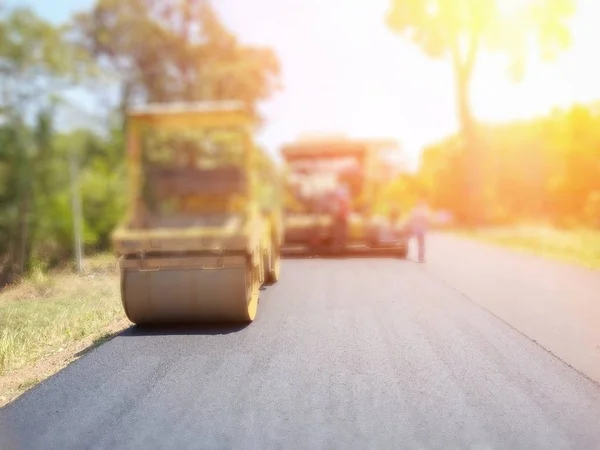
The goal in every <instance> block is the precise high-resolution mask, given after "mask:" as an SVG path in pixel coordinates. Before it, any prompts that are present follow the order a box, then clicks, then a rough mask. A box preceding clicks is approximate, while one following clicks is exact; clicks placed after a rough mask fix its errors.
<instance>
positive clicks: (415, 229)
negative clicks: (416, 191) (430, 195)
mask: <svg viewBox="0 0 600 450" xmlns="http://www.w3.org/2000/svg"><path fill="white" fill-rule="evenodd" d="M429 221H430V212H429V208H428V207H427V203H425V200H421V201H419V203H417V206H416V207H415V208H414V209H413V210H412V212H411V214H410V219H409V227H410V233H411V236H413V237H414V238H416V240H417V247H418V254H419V262H420V263H424V262H425V233H426V231H427V228H428V227H429Z"/></svg>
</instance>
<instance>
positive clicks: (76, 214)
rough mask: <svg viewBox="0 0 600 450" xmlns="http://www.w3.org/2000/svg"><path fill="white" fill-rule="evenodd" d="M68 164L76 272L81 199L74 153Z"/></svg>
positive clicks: (79, 266) (79, 246)
mask: <svg viewBox="0 0 600 450" xmlns="http://www.w3.org/2000/svg"><path fill="white" fill-rule="evenodd" d="M69 163H70V164H69V165H70V169H71V206H72V210H73V236H74V245H75V265H76V268H77V273H78V274H80V273H81V270H82V263H81V259H82V249H81V222H82V220H81V199H80V197H79V179H78V178H79V177H78V173H77V172H78V171H77V163H76V161H75V155H73V154H71V156H70V157H69Z"/></svg>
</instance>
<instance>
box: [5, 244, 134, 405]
mask: <svg viewBox="0 0 600 450" xmlns="http://www.w3.org/2000/svg"><path fill="white" fill-rule="evenodd" d="M116 324H118V327H117V328H116V329H118V328H123V327H125V326H127V325H128V321H127V320H126V319H125V318H124V314H123V309H122V307H121V302H120V296H119V278H118V273H117V270H116V266H115V258H114V256H112V255H104V254H103V255H98V256H95V257H93V258H90V259H88V260H86V261H85V272H84V274H82V275H76V274H74V273H73V271H72V270H71V269H70V268H68V267H67V268H63V269H55V270H53V271H51V272H50V273H44V272H43V271H41V270H39V269H34V270H33V271H32V273H31V275H29V276H28V277H26V278H24V279H23V280H21V281H20V282H17V283H15V284H14V285H12V286H8V287H6V288H5V289H4V290H2V291H0V330H1V331H0V397H3V396H4V395H6V394H7V392H2V391H3V390H6V391H11V390H14V389H15V388H19V387H20V389H21V390H24V389H26V388H28V387H31V386H33V385H34V384H36V382H37V381H39V379H40V378H44V377H45V376H47V375H49V374H51V373H48V368H44V370H42V373H31V371H30V370H29V368H32V367H35V366H36V365H38V364H40V363H41V364H42V365H43V364H44V361H45V360H47V359H48V358H51V359H56V358H53V357H54V356H56V355H59V354H60V355H59V356H61V358H60V359H61V361H60V362H62V363H67V362H68V361H69V360H70V359H71V358H72V357H73V355H74V353H75V352H77V351H80V350H81V348H80V347H81V346H80V345H78V344H79V343H81V342H86V343H87V342H93V341H96V340H98V339H102V338H103V337H105V336H106V335H107V333H108V332H109V331H108V330H109V329H110V330H113V331H116V329H115V325H116ZM84 346H87V345H84ZM60 365H61V364H59V367H58V368H60ZM23 369H25V370H23ZM50 369H51V368H50ZM19 372H21V373H19ZM32 378H33V379H32ZM4 400H6V399H4ZM2 403H3V402H2V399H0V404H2Z"/></svg>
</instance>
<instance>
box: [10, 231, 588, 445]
mask: <svg viewBox="0 0 600 450" xmlns="http://www.w3.org/2000/svg"><path fill="white" fill-rule="evenodd" d="M431 245H432V247H431V257H430V260H429V262H428V263H427V264H424V265H419V264H416V263H414V262H412V261H399V260H392V259H343V260H329V259H302V260H286V261H285V263H284V266H283V272H282V279H281V281H280V282H279V283H278V284H277V285H275V286H272V287H269V288H268V289H267V290H266V291H264V292H263V293H262V297H261V302H260V305H259V315H258V318H257V319H256V321H255V322H254V323H253V324H252V325H250V326H248V327H246V328H243V329H237V330H235V329H229V330H223V329H217V330H215V329H204V330H195V331H191V330H171V331H170V332H159V331H154V332H149V331H146V332H144V331H141V330H137V329H135V328H132V329H129V330H127V331H126V332H125V333H123V334H122V335H120V336H118V337H116V338H115V339H113V340H111V341H110V342H108V343H106V344H105V345H103V346H101V347H99V348H98V349H96V350H94V351H92V352H91V353H90V354H88V355H87V356H85V357H83V358H81V359H80V360H78V361H77V362H76V363H74V364H72V365H71V366H69V367H68V368H66V369H65V370H63V371H62V372H60V373H59V374H57V375H56V376H54V377H52V378H50V379H49V380H47V381H46V382H44V383H42V384H41V385H39V386H37V387H36V388H34V389H33V390H31V391H30V392H29V393H28V394H26V395H24V396H23V397H21V398H20V399H19V400H17V401H16V402H15V403H13V404H11V405H8V406H7V407H6V408H4V409H2V410H0V427H1V428H0V448H1V449H2V450H4V449H13V448H16V449H44V450H49V449H88V448H90V449H101V448H102V449H154V448H156V449H159V448H160V449H165V448H173V449H184V448H219V449H223V448H252V449H269V448H281V449H294V448H299V449H308V448H310V449H319V448H323V449H337V448H340V449H347V448H376V449H384V448H407V449H411V448H415V449H416V448H419V449H421V448H440V449H442V448H443V449H450V448H461V449H464V448H472V449H500V448H502V449H504V448H510V449H515V448H523V449H538V448H539V449H563V448H573V449H598V448H600V387H599V386H598V384H597V383H596V382H594V381H592V380H591V378H592V376H591V375H590V373H592V374H593V371H592V372H589V370H588V369H587V368H586V367H588V366H585V364H583V363H582V362H581V361H580V353H582V352H583V353H585V352H584V351H582V350H581V349H579V348H573V349H572V350H573V352H574V353H575V354H576V356H575V357H574V358H573V359H572V360H571V361H566V362H565V361H563V359H564V358H562V357H561V356H560V353H561V352H563V353H564V352H565V351H566V354H567V355H568V354H569V352H568V345H567V344H564V342H562V343H561V345H559V346H558V347H557V348H558V350H559V351H558V352H556V351H554V350H555V349H554V348H548V347H552V346H553V345H554V344H556V342H554V338H553V337H552V336H554V334H553V333H555V331H554V330H555V328H556V329H561V327H563V328H562V329H563V333H562V335H563V339H562V341H566V342H567V343H570V344H569V345H572V346H573V347H577V346H580V344H581V342H584V344H585V343H586V342H587V344H585V345H583V344H581V345H583V346H584V347H585V349H584V350H585V351H586V352H587V358H588V359H591V360H596V359H597V357H598V355H597V354H595V353H594V345H597V344H598V342H593V341H594V335H590V336H588V335H585V336H584V338H585V339H590V341H589V342H588V341H586V340H585V339H584V338H582V337H581V336H580V335H578V334H577V332H576V330H573V333H571V334H568V333H566V330H568V328H570V327H571V326H572V322H571V321H572V320H576V317H578V316H577V314H576V313H573V314H571V315H567V312H564V311H563V312H562V313H561V312H560V311H559V309H560V308H566V307H567V306H568V304H562V303H560V298H562V297H561V296H560V295H558V294H555V293H554V292H555V291H556V290H558V291H559V292H563V291H561V289H565V290H566V289H567V285H572V289H575V291H573V290H566V291H564V292H563V294H564V295H563V297H564V296H565V295H566V294H565V292H568V294H569V295H567V298H576V299H578V300H577V301H578V302H580V303H577V301H574V300H573V301H572V303H573V304H576V305H577V308H580V309H581V310H582V311H584V312H585V311H587V312H588V313H590V310H589V308H593V307H594V306H593V305H592V304H587V303H585V302H584V300H585V298H586V297H585V296H586V295H588V294H587V290H588V289H591V288H593V287H594V286H595V285H594V283H595V282H596V281H595V280H596V279H597V278H598V274H597V273H592V272H587V271H584V270H583V269H581V270H579V269H571V268H569V267H566V266H560V265H554V264H553V263H551V264H550V266H545V265H544V264H546V263H544V262H542V261H539V260H537V259H534V258H531V257H528V256H524V255H518V254H513V253H510V252H504V251H500V250H496V249H492V248H489V247H486V246H483V245H480V244H472V243H468V242H463V241H460V240H457V239H455V238H449V237H436V238H434V239H433V241H432V242H431ZM539 267H542V268H543V267H546V268H545V269H544V270H547V271H551V272H548V273H551V274H552V277H551V278H552V279H551V280H550V279H549V278H550V277H549V276H548V277H546V283H544V282H542V281H540V279H533V278H531V273H529V272H527V270H530V271H532V272H535V271H536V270H541V269H539ZM571 270H573V271H574V272H573V273H571V272H569V271H571ZM552 271H555V272H552ZM544 273H546V272H544ZM559 273H562V275H563V278H562V280H563V284H560V283H559V284H557V283H558V281H557V279H558V278H557V277H558V275H557V274H559ZM582 280H583V281H582ZM586 283H587V284H586ZM548 286H550V287H548ZM577 290H579V291H577ZM596 292H600V290H598V291H596ZM519 293H523V294H522V296H521V297H519V295H517V294H519ZM578 293H579V294H580V295H576V294H578ZM569 296H570V297H569ZM590 298H591V297H590ZM544 299H547V303H548V304H549V305H550V306H551V307H552V308H553V309H556V311H554V312H553V314H554V315H545V316H543V317H542V318H541V320H538V319H539V318H537V317H536V316H535V314H534V313H533V312H532V311H535V310H536V309H535V308H537V306H535V305H538V304H542V303H540V302H541V301H542V300H544ZM582 299H583V300H582ZM528 301H529V302H531V303H534V304H535V305H534V306H531V305H529V304H525V305H524V304H523V303H524V302H525V303H527V302H528ZM498 305H501V306H498ZM502 305H504V306H502ZM506 305H508V306H506ZM507 311H508V312H507ZM519 311H521V312H522V314H521V315H519ZM591 312H594V310H592V311H591ZM521 316H522V317H521ZM515 317H517V319H519V320H517V323H515V321H514V318H515ZM561 317H563V318H565V320H564V321H561V320H560V318H561ZM553 320H554V322H552V321H553ZM590 320H591V319H590ZM595 320H597V321H598V320H600V319H598V317H596V319H595ZM537 322H543V323H545V324H546V328H544V326H543V325H541V324H540V323H537ZM563 322H564V323H563ZM531 323H533V325H530V324H531ZM522 324H525V325H526V326H525V327H523V326H522ZM528 324H529V325H528ZM561 324H562V325H561ZM527 327H529V328H527ZM565 327H566V328H565ZM586 327H587V323H586V324H583V325H582V328H583V329H586ZM523 328H525V329H523ZM540 330H542V331H541V334H544V333H546V334H545V335H547V336H550V338H548V339H547V340H546V341H545V342H546V344H547V345H546V347H547V348H543V347H542V346H541V345H540V344H538V343H536V342H534V341H537V342H540V339H539V336H538V335H537V334H536V333H540ZM544 330H546V331H544ZM548 330H550V331H548ZM580 338H581V339H584V340H583V341H579V340H578V339H580ZM553 342H554V344H553ZM540 343H541V342H540ZM588 344H589V346H587V347H586V345H588ZM551 352H553V353H554V354H552V353H551ZM578 352H579V353H578ZM557 353H559V354H557ZM574 361H575V362H574ZM578 361H579V362H578ZM580 363H581V364H580ZM569 364H570V365H571V366H572V367H570V366H569ZM589 367H592V368H593V367H594V364H590V365H589ZM586 371H587V372H586Z"/></svg>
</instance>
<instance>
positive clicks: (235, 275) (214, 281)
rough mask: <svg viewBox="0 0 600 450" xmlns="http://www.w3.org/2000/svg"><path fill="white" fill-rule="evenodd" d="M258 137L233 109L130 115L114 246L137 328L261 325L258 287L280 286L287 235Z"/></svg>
mask: <svg viewBox="0 0 600 450" xmlns="http://www.w3.org/2000/svg"><path fill="white" fill-rule="evenodd" d="M252 134H253V133H252V120H251V115H250V113H249V111H248V110H247V109H246V108H245V107H244V106H243V104H240V103H237V102H203V103H171V104H150V105H147V106H144V107H140V108H137V109H133V110H131V111H129V114H128V124H127V152H128V160H129V182H130V202H129V211H128V215H127V217H126V219H125V221H124V222H123V223H122V224H121V225H120V226H119V227H117V229H115V231H114V233H113V236H112V239H113V245H114V248H115V250H116V252H117V253H118V255H119V256H120V259H119V261H120V273H121V298H122V302H123V307H124V309H125V312H126V314H127V317H128V318H129V319H130V320H131V321H132V322H133V323H136V324H140V325H147V324H161V323H175V324H176V323H203V322H229V323H231V322H249V321H252V320H253V319H254V318H255V315H256V311H257V306H258V296H259V288H260V286H261V285H262V284H263V283H274V282H276V281H277V279H278V277H279V266H280V257H279V249H280V246H281V242H282V238H283V232H282V221H281V215H280V214H281V212H280V209H279V206H278V203H277V199H276V198H274V197H273V196H272V195H271V194H270V193H273V192H276V191H277V189H276V188H274V185H273V184H274V183H275V178H274V177H273V175H274V174H273V173H265V170H264V168H265V167H270V168H272V167H273V165H272V164H269V163H268V162H269V161H268V160H269V158H268V157H267V155H266V154H264V153H263V152H262V151H260V150H259V149H258V148H257V147H256V146H255V145H254V142H253V139H252ZM265 163H266V164H265Z"/></svg>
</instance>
